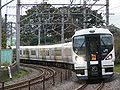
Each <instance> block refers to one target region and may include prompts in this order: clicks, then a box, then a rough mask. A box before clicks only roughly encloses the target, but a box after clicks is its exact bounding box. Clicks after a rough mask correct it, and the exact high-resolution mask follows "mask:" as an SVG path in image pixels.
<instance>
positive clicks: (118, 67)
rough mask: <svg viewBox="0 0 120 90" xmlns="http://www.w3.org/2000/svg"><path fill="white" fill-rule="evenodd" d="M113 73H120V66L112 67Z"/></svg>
mask: <svg viewBox="0 0 120 90" xmlns="http://www.w3.org/2000/svg"><path fill="white" fill-rule="evenodd" d="M114 72H115V73H120V64H116V65H115V67H114Z"/></svg>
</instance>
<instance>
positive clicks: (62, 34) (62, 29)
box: [61, 9, 64, 43]
mask: <svg viewBox="0 0 120 90" xmlns="http://www.w3.org/2000/svg"><path fill="white" fill-rule="evenodd" d="M61 14H62V28H61V31H62V33H61V42H62V43H64V11H63V9H62V11H61Z"/></svg>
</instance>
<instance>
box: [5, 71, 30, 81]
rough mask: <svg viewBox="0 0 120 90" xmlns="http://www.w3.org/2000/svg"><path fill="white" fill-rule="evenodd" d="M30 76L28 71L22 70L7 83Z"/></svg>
mask: <svg viewBox="0 0 120 90" xmlns="http://www.w3.org/2000/svg"><path fill="white" fill-rule="evenodd" d="M28 74H29V72H28V71H26V70H24V69H20V71H19V72H18V73H16V74H15V75H14V76H12V79H7V80H6V82H9V81H13V80H16V79H18V78H21V77H24V76H27V75H28Z"/></svg>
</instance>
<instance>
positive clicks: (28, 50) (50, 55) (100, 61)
mask: <svg viewBox="0 0 120 90" xmlns="http://www.w3.org/2000/svg"><path fill="white" fill-rule="evenodd" d="M20 58H21V59H28V60H39V61H49V62H61V63H70V64H73V65H74V70H75V72H76V75H77V77H79V78H80V79H91V78H109V77H110V76H112V75H113V73H114V72H113V67H114V60H115V53H114V40H113V35H112V33H111V32H110V31H109V30H108V29H104V28H89V29H83V30H79V31H76V32H75V34H74V35H73V37H72V42H69V43H64V44H56V45H43V46H21V47H20Z"/></svg>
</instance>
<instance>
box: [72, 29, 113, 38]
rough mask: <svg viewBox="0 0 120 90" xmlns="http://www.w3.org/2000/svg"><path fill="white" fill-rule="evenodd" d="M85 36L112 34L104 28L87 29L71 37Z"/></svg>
mask: <svg viewBox="0 0 120 90" xmlns="http://www.w3.org/2000/svg"><path fill="white" fill-rule="evenodd" d="M87 34H111V35H112V33H111V32H110V31H109V30H108V29H105V28H87V29H82V30H78V31H76V32H75V34H74V35H73V37H74V36H77V35H87Z"/></svg>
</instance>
